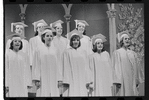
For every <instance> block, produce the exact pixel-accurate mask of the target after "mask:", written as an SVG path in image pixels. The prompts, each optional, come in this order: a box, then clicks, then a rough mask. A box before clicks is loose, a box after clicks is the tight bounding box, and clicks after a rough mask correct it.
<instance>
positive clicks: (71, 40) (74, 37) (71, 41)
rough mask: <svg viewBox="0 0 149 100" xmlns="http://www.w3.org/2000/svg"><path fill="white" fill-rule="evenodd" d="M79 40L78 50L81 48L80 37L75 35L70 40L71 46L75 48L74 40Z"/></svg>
mask: <svg viewBox="0 0 149 100" xmlns="http://www.w3.org/2000/svg"><path fill="white" fill-rule="evenodd" d="M77 38H79V45H78V48H79V47H80V46H81V41H80V37H79V36H78V35H73V36H72V37H71V39H70V46H71V47H73V40H74V39H77Z"/></svg>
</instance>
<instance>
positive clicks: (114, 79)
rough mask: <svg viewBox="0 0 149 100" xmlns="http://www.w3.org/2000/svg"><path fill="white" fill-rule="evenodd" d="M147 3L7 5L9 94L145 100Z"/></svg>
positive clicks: (6, 82)
mask: <svg viewBox="0 0 149 100" xmlns="http://www.w3.org/2000/svg"><path fill="white" fill-rule="evenodd" d="M144 31H145V29H144V4H143V3H98V4H95V3H91V4H73V3H72V4H48V3H47V4H5V5H4V58H5V61H4V63H5V64H4V65H5V66H4V90H3V91H4V96H5V97H6V98H7V97H115V96H126V97H127V96H145V66H144V63H145V61H144V43H145V42H144Z"/></svg>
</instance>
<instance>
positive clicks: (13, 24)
mask: <svg viewBox="0 0 149 100" xmlns="http://www.w3.org/2000/svg"><path fill="white" fill-rule="evenodd" d="M14 26H15V27H18V26H19V27H20V26H22V28H24V27H28V26H27V25H26V24H24V23H22V22H15V23H11V32H13V29H14V28H13V27H14Z"/></svg>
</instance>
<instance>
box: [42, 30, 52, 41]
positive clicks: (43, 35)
mask: <svg viewBox="0 0 149 100" xmlns="http://www.w3.org/2000/svg"><path fill="white" fill-rule="evenodd" d="M52 34H53V32H52ZM45 35H46V33H44V34H42V35H41V41H42V42H43V43H45V40H44V37H45Z"/></svg>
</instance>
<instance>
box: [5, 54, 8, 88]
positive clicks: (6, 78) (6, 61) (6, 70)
mask: <svg viewBox="0 0 149 100" xmlns="http://www.w3.org/2000/svg"><path fill="white" fill-rule="evenodd" d="M8 84H9V59H8V55H7V54H5V87H9V85H8Z"/></svg>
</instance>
